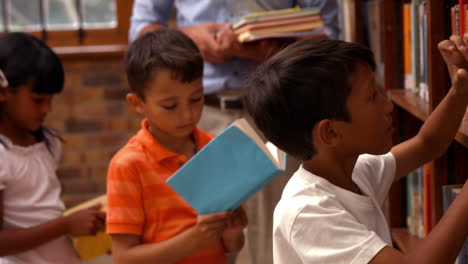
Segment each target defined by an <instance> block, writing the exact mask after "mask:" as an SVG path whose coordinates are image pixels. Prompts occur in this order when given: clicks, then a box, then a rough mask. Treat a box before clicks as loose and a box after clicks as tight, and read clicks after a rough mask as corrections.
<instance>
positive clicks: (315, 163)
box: [302, 153, 362, 194]
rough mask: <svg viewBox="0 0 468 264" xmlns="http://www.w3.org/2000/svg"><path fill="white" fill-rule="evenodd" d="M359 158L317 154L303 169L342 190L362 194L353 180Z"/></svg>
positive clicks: (303, 165) (307, 161)
mask: <svg viewBox="0 0 468 264" xmlns="http://www.w3.org/2000/svg"><path fill="white" fill-rule="evenodd" d="M357 158H358V156H351V157H346V158H344V157H337V156H331V155H328V156H327V155H319V154H318V153H317V154H316V155H315V156H314V157H313V158H312V159H310V160H306V161H304V162H303V163H302V167H303V168H304V169H306V170H307V171H309V172H311V173H313V174H315V175H317V176H319V177H321V178H324V179H326V180H327V181H329V182H331V183H332V184H334V185H336V186H338V187H340V188H343V189H345V190H348V191H350V192H354V193H357V194H362V193H361V190H360V189H359V187H357V185H356V184H355V183H354V182H353V180H352V175H353V170H354V166H355V165H356V161H357Z"/></svg>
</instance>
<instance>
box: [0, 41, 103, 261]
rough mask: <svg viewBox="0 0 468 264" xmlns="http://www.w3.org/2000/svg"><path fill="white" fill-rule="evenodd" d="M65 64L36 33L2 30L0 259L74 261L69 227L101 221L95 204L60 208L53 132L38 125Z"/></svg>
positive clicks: (88, 228)
mask: <svg viewBox="0 0 468 264" xmlns="http://www.w3.org/2000/svg"><path fill="white" fill-rule="evenodd" d="M63 84H64V72H63V67H62V64H61V62H60V59H59V58H58V56H57V55H56V54H55V53H54V52H53V51H52V50H51V49H50V48H49V47H47V45H46V44H45V43H44V42H42V41H41V40H39V39H37V38H35V37H34V36H32V35H28V34H24V33H8V34H3V35H2V36H0V264H6V263H8V264H10V263H79V262H80V260H79V257H78V255H77V254H76V252H75V251H74V249H73V247H72V244H71V243H70V239H68V238H67V236H68V235H73V236H77V235H89V234H93V233H96V231H97V230H98V229H99V228H101V227H102V226H103V219H104V213H102V212H100V211H99V207H98V206H96V207H93V208H88V209H84V210H81V211H78V212H76V213H74V214H70V215H68V216H62V213H63V209H64V205H63V203H62V201H61V200H60V191H61V190H60V183H59V180H58V178H57V176H56V174H55V170H56V169H57V167H58V162H59V159H60V156H61V141H60V138H59V136H58V135H57V134H56V133H55V132H53V131H51V130H50V129H47V128H45V127H44V126H43V123H44V120H45V118H46V116H47V114H48V113H49V112H50V111H51V104H52V98H53V97H54V95H55V94H58V93H60V92H61V91H62V89H63Z"/></svg>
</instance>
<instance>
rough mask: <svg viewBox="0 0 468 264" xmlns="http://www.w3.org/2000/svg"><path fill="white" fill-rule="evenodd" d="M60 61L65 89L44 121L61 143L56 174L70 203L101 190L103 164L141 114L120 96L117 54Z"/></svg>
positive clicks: (121, 72)
mask: <svg viewBox="0 0 468 264" xmlns="http://www.w3.org/2000/svg"><path fill="white" fill-rule="evenodd" d="M62 61H63V64H64V68H65V88H64V91H63V92H62V93H61V94H59V95H57V96H56V97H55V98H54V104H53V110H52V112H51V113H50V114H49V116H48V118H47V122H46V125H47V126H48V127H51V128H53V129H55V130H57V131H58V132H59V133H60V135H61V136H62V137H63V139H64V141H65V142H64V144H63V150H64V151H63V159H62V163H61V166H60V169H59V171H58V176H59V179H60V181H61V183H62V194H63V200H64V202H65V204H66V205H67V207H69V206H73V205H75V204H77V203H79V202H81V201H84V200H87V199H89V198H92V197H94V196H97V195H99V194H103V193H105V190H106V170H107V165H108V163H109V161H110V159H111V157H112V156H113V154H114V153H115V152H116V151H117V150H118V149H119V148H120V147H121V146H123V145H124V144H125V143H126V141H127V140H128V139H129V138H130V137H131V136H132V135H133V134H134V133H135V132H136V131H137V130H138V129H139V127H140V120H141V117H140V116H138V115H137V114H136V113H135V112H134V111H133V109H131V108H130V107H129V106H128V105H127V103H126V100H125V95H126V92H127V91H128V90H127V88H128V86H127V82H126V78H125V74H124V69H123V63H122V56H111V57H109V58H106V57H99V58H92V57H89V56H85V57H83V58H82V59H77V58H73V59H68V60H67V59H64V60H62Z"/></svg>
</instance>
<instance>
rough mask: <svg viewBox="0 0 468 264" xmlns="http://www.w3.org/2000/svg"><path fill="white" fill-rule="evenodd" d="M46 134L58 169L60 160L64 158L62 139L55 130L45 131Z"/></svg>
mask: <svg viewBox="0 0 468 264" xmlns="http://www.w3.org/2000/svg"><path fill="white" fill-rule="evenodd" d="M45 135H46V137H47V140H48V142H49V149H50V153H51V155H52V158H53V159H54V165H55V169H58V167H59V165H60V161H61V159H62V141H61V140H60V137H59V136H58V135H57V134H56V133H55V132H54V131H50V130H48V131H47V132H45Z"/></svg>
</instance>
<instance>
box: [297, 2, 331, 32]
mask: <svg viewBox="0 0 468 264" xmlns="http://www.w3.org/2000/svg"><path fill="white" fill-rule="evenodd" d="M297 3H298V4H299V5H300V6H301V7H303V8H317V9H318V10H320V13H321V14H322V19H323V23H324V24H325V27H326V28H327V29H328V33H327V34H328V38H330V39H336V38H337V37H338V33H339V27H338V4H337V2H336V0H298V1H297Z"/></svg>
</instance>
